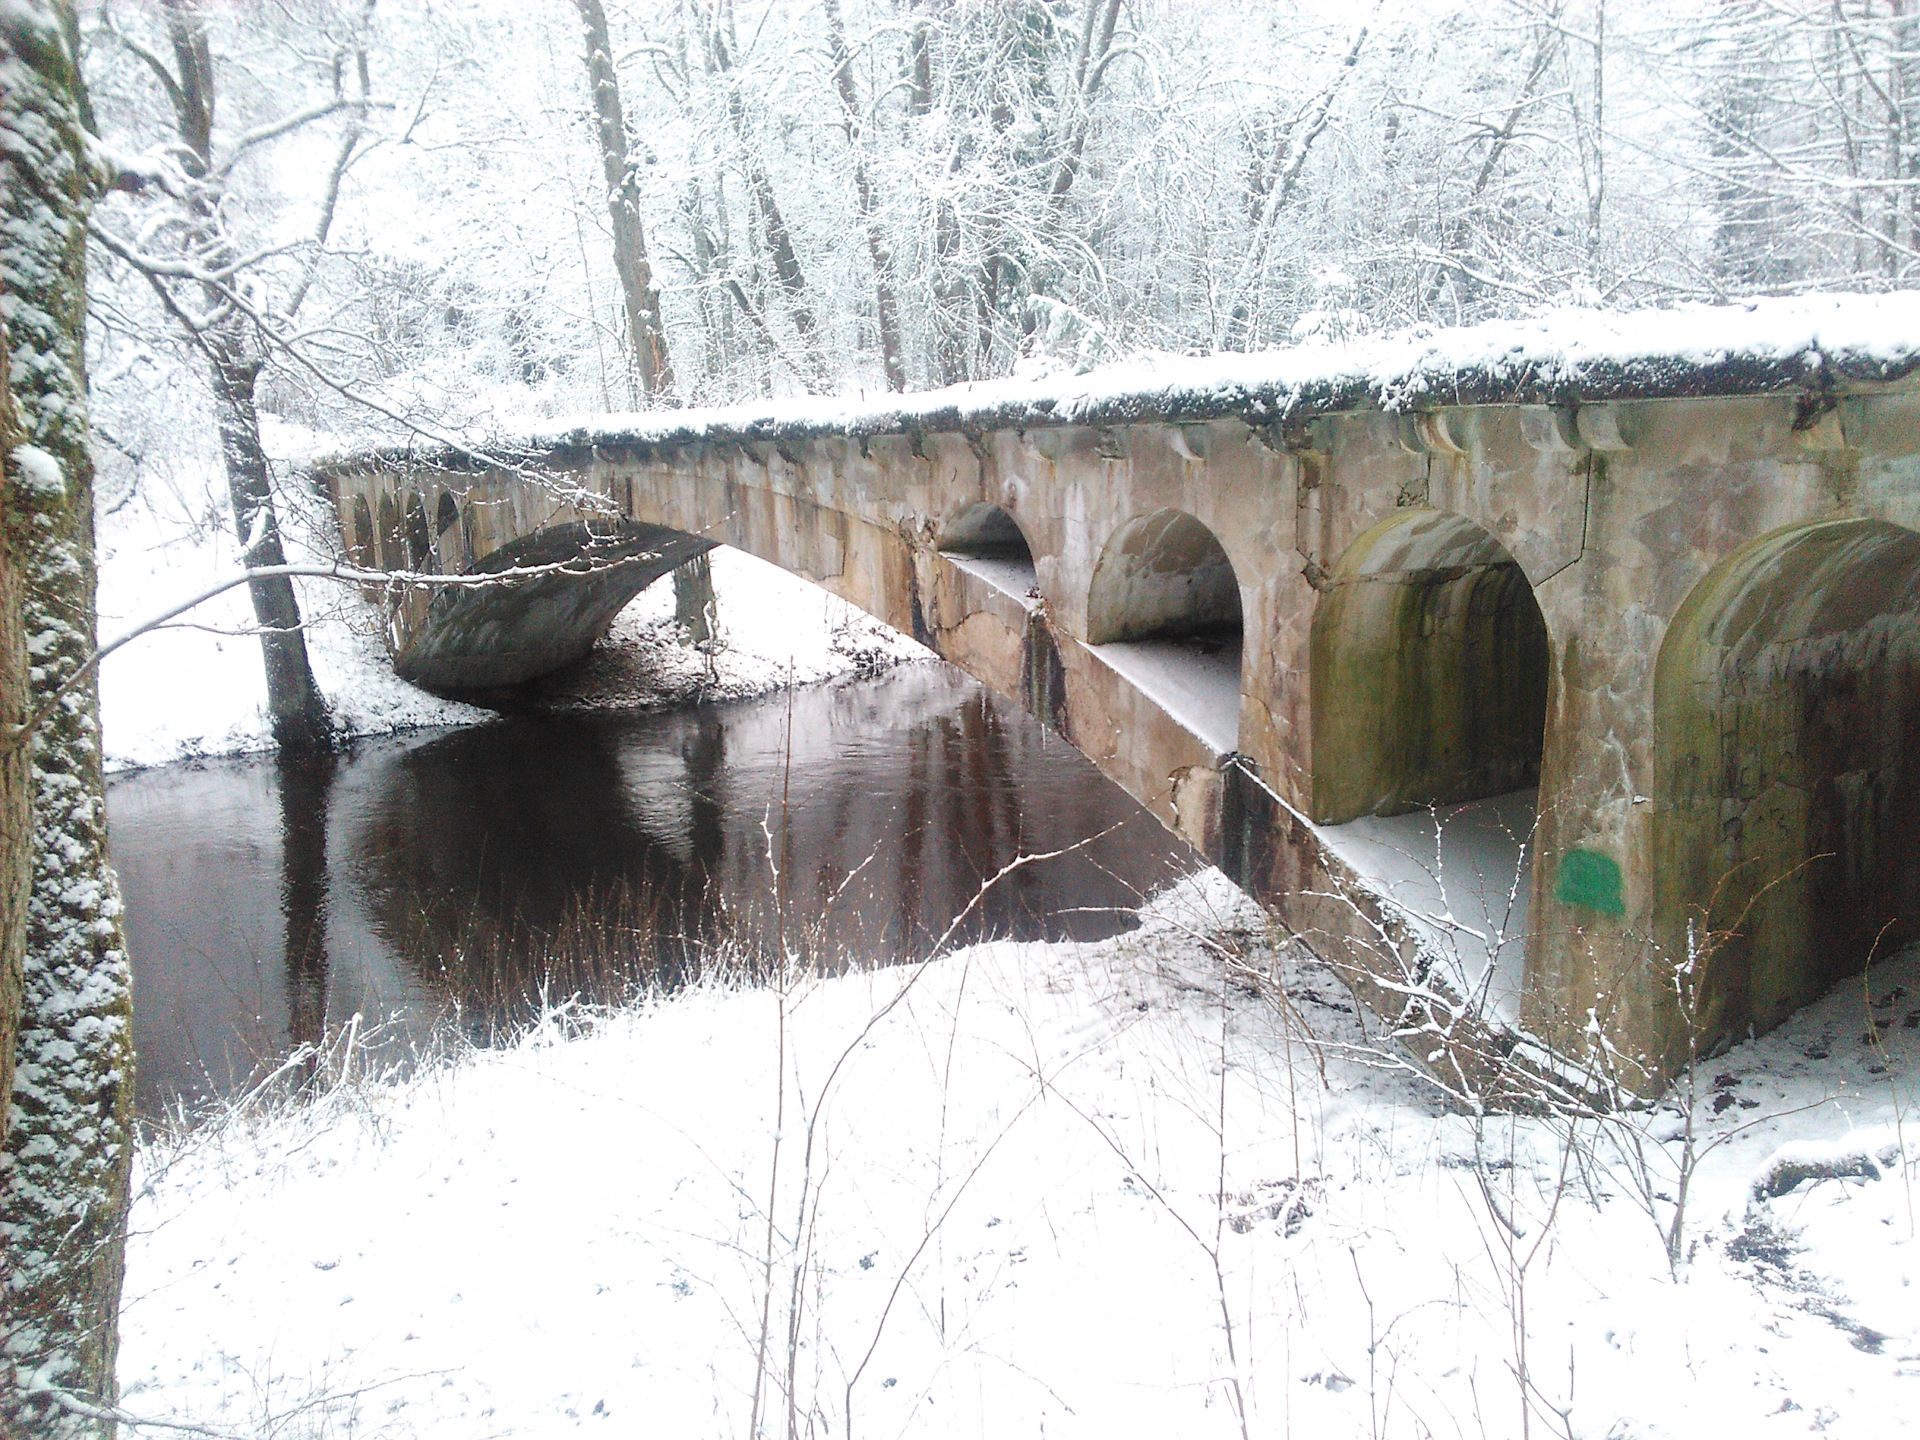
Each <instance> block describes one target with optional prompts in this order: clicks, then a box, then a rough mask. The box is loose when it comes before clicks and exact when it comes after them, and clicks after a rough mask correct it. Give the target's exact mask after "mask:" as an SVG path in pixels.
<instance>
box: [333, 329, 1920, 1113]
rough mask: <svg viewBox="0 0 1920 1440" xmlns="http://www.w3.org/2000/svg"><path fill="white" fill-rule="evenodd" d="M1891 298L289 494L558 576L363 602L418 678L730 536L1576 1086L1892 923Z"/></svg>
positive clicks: (1200, 378) (397, 565) (475, 567)
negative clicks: (1033, 727) (872, 620)
mask: <svg viewBox="0 0 1920 1440" xmlns="http://www.w3.org/2000/svg"><path fill="white" fill-rule="evenodd" d="M1916 298H1920V297H1876V298H1872V299H1866V298H1860V297H1854V298H1852V299H1848V298H1845V297H1828V298H1825V299H1815V300H1802V301H1785V302H1762V303H1760V304H1759V305H1757V306H1749V307H1746V308H1742V309H1708V308H1699V309H1694V310H1690V311H1686V312H1649V313H1647V314H1643V315H1638V316H1611V317H1609V316H1604V315H1598V314H1593V315H1587V316H1585V317H1583V318H1581V317H1572V318H1570V317H1569V316H1566V315H1562V316H1560V317H1557V318H1556V319H1554V320H1552V321H1543V322H1537V323H1529V324H1518V323H1516V324H1498V325H1487V326H1481V327H1475V328H1474V329H1471V330H1463V331H1455V332H1439V333H1437V334H1434V335H1431V336H1429V337H1427V338H1426V339H1424V340H1407V339H1401V340H1397V341H1394V342H1391V343H1389V342H1379V343H1377V344H1375V345H1373V346H1372V347H1371V348H1368V349H1364V350H1361V351H1358V352H1354V351H1333V350H1325V351H1313V350H1307V351H1299V352H1288V353H1283V354H1279V355H1272V356H1242V357H1223V358H1220V359H1216V360H1209V361H1180V362H1165V363H1162V364H1160V365H1159V366H1157V367H1149V368H1136V369H1126V370H1115V371H1110V372H1095V373H1094V374H1092V375H1087V376H1080V377H1068V378H1065V379H1056V380H1053V381H1049V382H1045V383H1041V384H1018V383H1014V382H1001V383H995V384H992V385H980V386H974V387H965V388H961V389H956V390H948V391H942V392H935V393H932V394H928V395H921V396H906V397H899V396H890V397H887V398H886V399H885V400H884V401H872V402H865V401H862V402H853V401H848V400H843V399H836V400H832V401H821V400H812V401H807V402H803V403H802V402H796V403H792V404H779V403H775V404H768V405H765V406H761V407H742V408H736V409H730V410H722V411H703V412H691V411H683V412H665V413H659V414H653V415H646V416H630V417H612V418H609V419H606V420H604V421H600V422H596V423H594V424H590V425H587V426H584V427H579V428H571V429H564V430H559V431H555V432H552V433H548V434H544V435H531V436H527V437H524V438H523V439H521V440H520V441H518V442H516V443H515V444H514V446H513V447H512V448H511V449H510V450H502V449H500V448H498V447H491V448H489V447H476V449H475V450H474V451H472V452H466V451H459V450H453V449H448V450H445V451H442V452H440V453H437V454H431V455H422V454H418V453H413V452H408V453H401V452H398V451H388V452H380V453H374V454H364V455H358V456H353V457H348V458H345V459H340V460H334V461H330V462H328V463H326V464H325V465H323V466H322V467H320V470H319V472H318V475H319V479H320V480H321V481H322V483H323V484H324V486H325V487H326V489H327V490H328V492H329V493H330V495H331V497H332V500H333V502H334V505H335V507H336V510H337V514H338V517H339V521H340V526H341V531H342V536H343V539H344V541H345V544H346V547H347V550H348V552H349V554H350V555H351V556H352V557H353V558H354V559H356V560H357V561H359V562H360V563H362V564H365V565H368V566H377V567H381V568H386V569H390V570H402V571H438V572H445V573H454V572H459V573H482V572H489V571H493V572H505V571H510V570H513V569H516V568H522V567H526V566H529V565H536V564H543V563H552V562H561V561H571V562H575V569H574V572H572V573H548V574H545V575H543V576H541V577H539V578H535V579H531V580H523V581H517V582H513V583H507V584H503V585H501V586H499V587H491V588H485V589H479V590H452V589H446V588H442V589H440V590H438V591H435V590H430V589H427V588H417V587H408V586H406V585H405V584H395V585H394V586H391V587H388V588H387V590H386V591H385V592H384V593H383V594H382V595H381V596H379V597H376V598H378V599H379V600H380V603H383V604H384V605H385V606H386V609H387V621H388V637H389V641H390V644H391V648H392V653H393V656H394V663H395V666H396V668H397V670H398V671H399V672H400V673H401V674H402V675H404V676H406V677H407V678H409V679H413V680H416V681H418V682H419V683H422V684H424V685H427V686H429V687H433V688H438V689H443V690H450V691H461V690H469V691H470V690H475V689H485V688H488V687H496V686H504V685H511V684H514V683H517V682H519V681H522V680H525V679H528V678H530V677H533V676H535V675H538V674H540V673H543V672H544V671H547V670H551V669H553V668H556V667H558V666H561V665H563V664H566V663H568V662H571V661H573V660H575V659H577V658H579V657H580V656H582V655H583V654H585V653H586V651H587V650H588V649H589V648H590V647H591V645H592V644H593V642H594V640H595V639H596V637H597V636H598V635H600V634H601V633H602V632H604V630H605V628H606V626H607V625H608V624H609V623H610V621H611V620H612V618H613V616H614V615H615V614H616V613H617V612H618V610H619V609H620V608H621V607H622V606H623V605H624V604H625V603H626V602H627V601H628V600H629V599H630V598H631V597H632V596H633V595H634V594H636V593H637V592H638V591H639V590H640V589H641V588H642V587H643V586H645V585H647V584H648V583H650V582H651V581H652V580H654V579H655V578H657V577H658V576H660V575H662V574H664V573H666V572H667V571H668V570H670V569H672V568H673V567H674V566H676V565H678V564H680V563H683V562H684V561H685V560H686V559H688V558H690V557H691V556H693V555H695V554H698V553H700V552H701V551H703V550H705V549H706V548H708V547H710V546H712V545H713V544H716V543H722V542H724V543H726V544H729V545H734V546H737V547H739V548H740V549H742V550H745V551H748V552H750V553H752V554H755V555H758V556H760V557H761V558H763V559H765V560H769V561H771V562H773V563H774V564H777V565H780V566H782V567H784V568H785V569H787V570H789V571H791V572H793V573H794V574H796V575H800V576H803V577H805V578H807V579H809V580H812V581H814V582H816V583H818V584H820V585H822V586H824V587H825V588H826V589H828V590H830V591H832V592H833V593H835V594H837V595H840V596H842V597H844V598H845V599H847V600H849V601H851V602H852V603H854V604H856V605H858V606H860V607H862V608H863V609H865V610H867V611H869V612H870V613H872V614H873V615H875V616H877V617H879V618H880V619H882V620H884V621H886V622H887V623H889V624H891V625H893V626H895V627H897V628H898V629H900V630H902V631H905V632H907V633H910V634H912V635H913V636H915V637H916V638H917V639H919V640H921V641H922V642H924V643H925V644H927V645H929V646H931V647H932V648H933V649H934V650H936V651H937V652H938V653H939V654H940V655H942V656H944V657H945V658H946V659H947V660H949V661H951V662H952V663H954V664H956V665H958V666H960V667H961V668H962V669H964V670H966V671H967V672H968V673H970V674H972V675H974V676H976V677H977V678H979V679H980V680H982V681H983V682H985V683H986V684H987V685H989V686H990V687H992V688H994V689H995V690H997V691H999V692H1001V693H1002V694H1004V695H1007V696H1009V697H1012V698H1014V699H1016V700H1018V701H1019V702H1020V703H1021V704H1023V705H1024V706H1025V707H1027V708H1028V709H1029V710H1030V711H1031V712H1032V713H1033V714H1034V715H1036V716H1037V717H1039V718H1040V719H1041V720H1042V721H1044V722H1045V723H1046V724H1048V725H1050V726H1052V727H1053V728H1054V729H1055V730H1057V731H1058V732H1059V733H1060V734H1061V735H1063V736H1065V737H1066V738H1067V739H1068V740H1070V741H1071V742H1072V743H1073V744H1074V745H1075V746H1077V747H1078V748H1079V749H1080V750H1082V751H1083V752H1084V753H1085V754H1086V755H1087V756H1089V757H1090V758H1091V759H1092V760H1093V761H1094V762H1095V763H1096V764H1097V765H1098V766H1099V767H1100V768H1101V769H1102V770H1103V771H1104V772H1105V773H1106V774H1107V775H1108V776H1110V777H1111V778H1112V779H1113V780H1114V781H1115V782H1117V783H1118V784H1119V785H1121V786H1122V787H1123V788H1125V789H1126V790H1127V791H1128V792H1129V793H1130V794H1132V795H1133V796H1134V798H1135V799H1137V800H1138V801H1139V802H1140V803H1141V804H1143V805H1144V806H1146V807H1147V808H1148V809H1149V810H1150V811H1152V813H1153V814H1155V815H1156V816H1158V817H1159V818H1160V819H1161V820H1162V821H1163V822H1164V823H1165V824H1166V825H1167V826H1169V827H1170V828H1172V829H1174V830H1175V831H1177V832H1178V833H1180V834H1181V835H1183V836H1184V837H1186V839H1187V840H1189V841H1190V842H1191V843H1192V844H1193V845H1194V847H1195V848H1196V849H1198V850H1199V851H1201V852H1202V853H1203V854H1205V855H1206V856H1207V857H1208V858H1209V859H1210V860H1212V861H1214V862H1215V863H1217V864H1219V865H1221V866H1222V867H1224V868H1225V869H1226V870H1227V872H1228V873H1229V874H1230V875H1232V876H1233V877H1234V878H1235V879H1236V880H1237V881H1238V882H1239V883H1240V884H1241V885H1242V886H1243V887H1245V888H1246V889H1247V890H1249V891H1250V892H1251V893H1253V894H1254V895H1255V896H1256V897H1257V898H1259V899H1260V900H1262V901H1263V902H1264V903H1265V904H1266V905H1267V906H1268V907H1269V909H1270V910H1271V911H1272V912H1273V913H1274V914H1276V915H1277V916H1278V917H1279V918H1280V919H1281V921H1282V922H1283V923H1285V924H1286V925H1288V926H1289V927H1291V928H1292V929H1293V930H1294V931H1295V932H1297V933H1298V934H1299V935H1301V936H1302V937H1303V938H1305V939H1306V940H1307V942H1308V943H1310V944H1311V945H1313V947H1314V948H1315V949H1316V950H1317V951H1319V953H1320V954H1321V955H1322V956H1323V958H1326V959H1328V960H1330V961H1332V962H1333V963H1335V964H1336V965H1338V966H1340V967H1342V968H1343V969H1344V971H1345V972H1346V973H1347V974H1348V975H1349V976H1350V977H1352V978H1354V979H1355V980H1356V981H1357V983H1359V984H1360V985H1361V987H1362V989H1363V992H1364V993H1366V994H1367V995H1368V997H1369V999H1370V1001H1371V1003H1372V1004H1373V1006H1374V1008H1375V1009H1377V1010H1379V1011H1380V1012H1381V1013H1383V1014H1386V1015H1389V1016H1394V1017H1397V1018H1399V1019H1400V1020H1401V1021H1403V1022H1404V1023H1406V1024H1420V1023H1431V1024H1438V1025H1440V1026H1441V1027H1442V1028H1446V1027H1455V1028H1456V1029H1460V1030H1461V1033H1465V1029H1464V1028H1462V1027H1465V1028H1471V1027H1474V1026H1479V1027H1480V1029H1479V1031H1478V1032H1477V1033H1480V1034H1482V1035H1485V1034H1486V1033H1487V1032H1488V1031H1489V1030H1490V1031H1491V1032H1492V1033H1493V1035H1494V1037H1495V1039H1496V1043H1500V1044H1503V1045H1504V1044H1506V1043H1510V1040H1511V1038H1512V1037H1513V1036H1515V1035H1526V1036H1531V1037H1532V1038H1533V1039H1535V1040H1538V1041H1540V1042H1542V1043H1543V1044H1545V1045H1546V1046H1547V1047H1548V1048H1550V1049H1552V1050H1554V1051H1556V1052H1557V1053H1558V1054H1559V1055H1560V1056H1561V1057H1562V1058H1574V1059H1577V1057H1579V1056H1580V1055H1581V1054H1583V1053H1589V1051H1590V1047H1589V1046H1588V1037H1590V1036H1591V1034H1592V1033H1593V1029H1592V1021H1593V1020H1596V1019H1597V1020H1598V1022H1599V1024H1600V1027H1601V1028H1602V1029H1603V1030H1604V1031H1605V1032H1606V1033H1607V1034H1608V1035H1609V1036H1610V1037H1611V1039H1612V1040H1613V1041H1614V1043H1615V1045H1616V1046H1617V1047H1618V1048H1619V1049H1620V1051H1622V1052H1624V1053H1625V1054H1627V1055H1629V1056H1631V1057H1632V1060H1633V1062H1634V1064H1635V1065H1637V1066H1643V1067H1644V1069H1645V1070H1646V1071H1647V1072H1649V1073H1650V1074H1651V1075H1654V1076H1657V1075H1659V1074H1661V1073H1668V1072H1670V1071H1671V1070H1672V1068H1673V1067H1674V1066H1675V1065H1676V1064H1677V1063H1678V1062H1679V1060H1680V1059H1681V1058H1682V1057H1683V1056H1684V1055H1685V1054H1686V1053H1688V1050H1689V1048H1690V1047H1692V1046H1700V1047H1707V1048H1708V1049H1710V1048H1711V1047H1712V1046H1714V1045H1716V1044H1719V1043H1723V1042H1728V1041H1731V1040H1732V1039H1734V1038H1739V1037H1744V1036H1745V1035H1746V1034H1747V1033H1749V1031H1750V1030H1751V1029H1754V1028H1758V1029H1764V1028H1766V1027H1768V1026H1770V1025H1772V1024H1774V1023H1776V1022H1777V1021H1778V1020H1780V1019H1781V1018H1782V1017H1783V1016H1784V1015H1785V1014H1787V1013H1788V1012H1789V1011H1790V1010H1791V1009H1793V1008H1794V1007H1796V1006H1799V1005H1801V1004H1804V1003H1806V1002H1807V1001H1809V1000H1811V999H1813V998H1814V997H1815V996H1817V995H1818V994H1819V993H1820V992H1821V991H1822V990H1823V989H1824V988H1825V987H1826V986H1827V985H1828V984H1830V983H1831V982H1832V981H1833V980H1834V979H1835V978H1836V977H1837V976H1839V975H1841V974H1844V973H1847V972H1848V971H1850V970H1852V971H1857V970H1858V969H1859V968H1861V966H1862V965H1863V964H1864V963H1865V962H1866V959H1867V957H1868V955H1869V954H1870V953H1871V952H1873V951H1874V950H1875V949H1876V947H1877V949H1878V950H1879V952H1880V953H1885V952H1886V951H1887V950H1888V949H1889V948H1891V947H1892V946H1894V945H1897V944H1899V943H1903V942H1905V941H1907V940H1910V939H1913V938H1915V937H1916V936H1920V374H1917V373H1916V371H1920V304H1915V303H1913V302H1914V300H1915V299H1916ZM1576 321H1577V322H1578V323H1576ZM1888 335H1894V336H1899V335H1905V336H1908V337H1913V340H1912V342H1889V341H1888V340H1886V339H1885V338H1884V337H1885V336H1888ZM1690 946H1691V949H1692V953H1694V955H1695V956H1696V958H1697V960H1698V961H1699V964H1698V965H1697V966H1696V967H1695V969H1694V971H1693V972H1692V973H1693V975H1694V976H1696V977H1697V981H1696V982H1690V983H1689V984H1688V985H1685V986H1682V987H1681V988H1680V990H1678V991H1676V987H1675V983H1674V972H1673V966H1674V963H1675V962H1676V961H1677V960H1680V959H1684V957H1685V956H1686V955H1687V954H1688V953H1689V947H1690ZM1501 1035H1505V1036H1507V1037H1509V1039H1508V1040H1500V1039H1499V1038H1498V1037H1500V1036H1501ZM1629 1078H1633V1077H1629Z"/></svg>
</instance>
